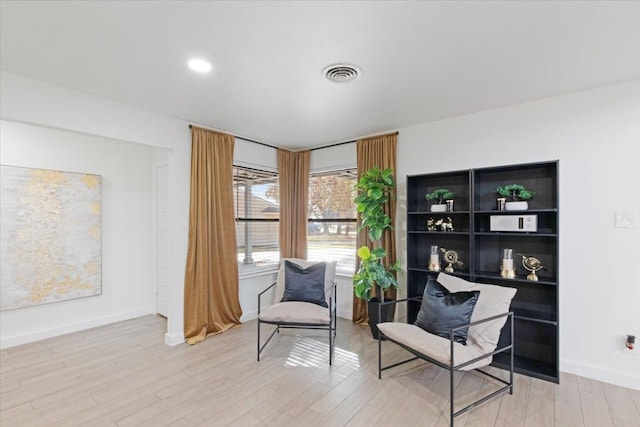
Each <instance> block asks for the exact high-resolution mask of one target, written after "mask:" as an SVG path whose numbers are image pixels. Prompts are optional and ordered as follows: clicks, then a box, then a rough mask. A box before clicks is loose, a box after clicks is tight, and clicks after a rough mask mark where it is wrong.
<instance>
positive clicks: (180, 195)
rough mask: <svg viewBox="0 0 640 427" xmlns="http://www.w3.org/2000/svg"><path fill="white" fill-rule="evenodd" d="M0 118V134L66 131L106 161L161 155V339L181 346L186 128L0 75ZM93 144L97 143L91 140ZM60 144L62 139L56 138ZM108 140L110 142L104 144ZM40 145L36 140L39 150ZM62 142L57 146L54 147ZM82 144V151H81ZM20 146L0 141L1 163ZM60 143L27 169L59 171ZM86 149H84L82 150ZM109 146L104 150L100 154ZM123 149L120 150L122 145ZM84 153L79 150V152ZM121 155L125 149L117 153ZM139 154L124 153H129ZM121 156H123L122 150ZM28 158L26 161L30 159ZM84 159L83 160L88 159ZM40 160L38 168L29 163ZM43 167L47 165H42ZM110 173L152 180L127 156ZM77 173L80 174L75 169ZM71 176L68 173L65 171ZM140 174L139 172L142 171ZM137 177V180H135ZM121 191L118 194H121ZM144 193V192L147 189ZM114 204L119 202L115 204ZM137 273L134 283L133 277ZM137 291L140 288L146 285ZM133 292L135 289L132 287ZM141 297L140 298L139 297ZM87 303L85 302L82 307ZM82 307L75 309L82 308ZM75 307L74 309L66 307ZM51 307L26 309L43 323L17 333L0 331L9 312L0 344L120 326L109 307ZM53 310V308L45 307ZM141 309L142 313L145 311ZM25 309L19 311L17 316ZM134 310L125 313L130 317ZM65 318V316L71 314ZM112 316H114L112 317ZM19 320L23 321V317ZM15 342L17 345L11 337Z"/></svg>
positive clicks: (147, 165)
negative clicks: (26, 127) (24, 128)
mask: <svg viewBox="0 0 640 427" xmlns="http://www.w3.org/2000/svg"><path fill="white" fill-rule="evenodd" d="M0 93H2V96H1V97H0V118H2V119H3V120H4V121H3V122H2V127H3V130H4V128H5V126H6V125H7V123H8V122H19V123H24V124H32V125H35V126H37V127H40V128H43V127H44V128H50V130H52V133H51V135H54V134H55V135H59V134H57V133H55V132H53V130H56V129H57V130H62V131H65V132H66V135H65V137H68V138H69V139H70V140H73V141H76V143H77V144H79V145H83V144H85V145H86V146H87V147H86V149H89V148H91V149H92V147H93V145H102V148H101V150H102V152H103V153H104V154H105V156H106V158H105V161H107V160H109V161H111V159H112V157H113V156H112V155H111V154H109V153H110V152H111V150H114V151H115V150H118V149H119V148H117V147H119V146H120V144H123V143H124V144H131V145H138V144H142V145H143V146H149V147H160V148H163V149H165V151H166V153H163V154H162V155H159V154H158V153H157V152H156V155H155V157H154V158H153V162H154V163H157V162H168V165H169V203H168V204H169V237H168V239H169V268H168V271H169V294H170V295H169V304H170V305H169V319H168V325H167V329H168V330H167V334H166V335H165V341H166V342H167V343H169V344H178V343H181V342H183V341H184V337H183V295H184V293H183V284H184V269H185V262H186V248H187V239H188V226H189V191H185V189H188V188H189V173H190V161H191V159H190V153H191V136H190V131H189V128H188V123H187V122H185V121H183V120H178V119H175V118H172V117H167V116H164V115H161V114H156V113H153V112H151V111H146V110H142V109H139V108H136V107H132V106H129V105H124V104H120V103H117V102H113V101H109V100H106V99H103V98H99V97H96V96H92V95H88V94H84V93H81V92H76V91H72V90H68V89H65V88H61V87H59V86H54V85H51V84H48V83H45V82H41V81H38V80H33V79H30V78H27V77H23V76H19V75H16V74H13V73H9V72H6V71H1V72H0ZM40 136H41V137H46V136H49V133H42V134H41V135H40ZM94 137H98V138H94ZM62 139H64V140H66V139H67V138H62ZM107 140H111V141H110V142H107ZM47 141H51V140H43V141H42V143H43V144H44V143H45V142H47ZM58 142H64V141H58ZM80 142H82V144H80ZM20 143H21V141H18V140H14V139H9V138H5V137H4V135H3V138H2V140H1V141H0V144H1V145H2V150H3V157H2V159H1V161H2V163H3V164H9V159H7V158H5V156H4V151H5V150H12V152H19V151H18V149H17V148H16V145H19V144H20ZM58 145H59V144H51V145H50V146H47V147H46V148H47V150H46V151H47V153H49V157H48V158H46V159H44V158H39V157H38V156H37V152H34V153H31V154H32V155H33V156H34V161H32V162H31V163H30V165H31V166H32V167H54V166H53V165H55V164H65V162H69V161H70V160H69V159H66V158H65V157H67V156H66V153H65V151H64V150H58V149H57V147H58ZM89 146H91V147H89ZM107 146H109V147H110V148H107ZM123 147H124V146H123ZM82 148H83V149H84V148H85V147H84V146H83V147H82ZM122 149H124V148H122ZM141 149H142V148H140V147H138V148H130V150H132V152H133V153H135V152H137V151H136V150H141ZM124 150H125V151H127V150H129V149H124ZM31 154H30V155H31ZM89 155H90V153H88V154H87V156H89ZM36 159H41V160H42V161H35V160H36ZM91 159H92V160H91V161H88V162H87V163H86V164H84V166H82V165H78V166H77V167H78V168H79V170H83V171H84V172H87V173H100V172H99V170H101V167H102V166H101V165H100V162H98V161H97V160H95V161H94V160H93V159H94V158H93V157H91ZM45 160H46V162H45ZM113 162H114V167H115V164H116V163H119V164H122V165H128V166H129V167H131V168H133V169H136V168H137V169H139V171H138V172H139V173H141V174H146V176H147V179H149V180H151V177H152V174H153V172H152V165H151V162H150V161H148V160H145V162H144V163H142V164H141V165H137V166H135V167H132V165H131V164H129V162H128V161H127V160H126V156H123V158H122V159H118V160H115V159H114V160H113ZM80 166H82V167H80ZM66 169H68V170H72V169H73V168H66ZM141 169H146V170H144V171H143V170H141ZM108 172H109V173H115V172H116V170H108ZM138 172H136V173H138ZM122 191H125V190H124V189H123V190H122ZM149 191H151V190H150V189H149ZM147 197H148V198H149V199H148V200H151V193H150V192H149V194H147ZM115 201H117V202H118V203H119V202H122V201H123V200H122V199H117V200H115ZM145 214H146V215H147V220H148V223H149V226H151V224H152V218H153V214H152V213H150V212H148V210H147V211H146V213H145ZM114 220H115V221H116V223H115V224H113V225H114V226H119V225H120V224H119V223H118V221H124V219H123V218H122V217H114ZM148 243H149V242H145V243H144V246H145V248H146V249H145V250H146V251H148V252H149V253H151V252H152V250H151V249H150V248H149V246H148ZM117 249H118V248H117V247H116V248H112V247H108V246H106V247H105V246H104V245H103V250H104V253H103V257H110V256H113V254H112V253H111V252H112V251H115V250H117ZM107 267H109V268H110V267H113V269H117V268H118V267H119V266H118V265H112V264H107ZM140 270H141V271H142V270H144V272H145V273H144V274H147V275H149V277H151V276H152V274H153V271H150V270H149V268H148V266H145V267H140ZM103 275H104V277H109V276H110V275H115V277H119V276H118V274H117V271H116V270H111V271H109V269H105V268H104V266H103ZM138 275H139V274H138V272H136V276H138ZM144 283H146V282H143V284H142V285H140V286H142V287H143V289H147V286H148V285H147V284H144ZM134 286H137V285H136V284H134ZM143 292H146V290H145V291H143ZM85 301H89V299H86V300H83V301H82V302H85ZM82 302H79V304H81V303H82ZM73 304H75V303H73ZM56 305H57V304H55V305H51V306H42V307H34V308H31V309H29V310H30V312H31V313H32V314H33V313H34V310H36V311H37V312H38V313H42V316H44V318H43V317H38V318H37V319H35V321H33V322H31V321H27V320H25V327H24V328H22V327H21V328H20V330H19V331H18V330H13V329H12V330H8V328H9V325H7V326H5V325H6V324H5V322H4V320H5V318H9V316H21V315H20V314H15V313H20V311H16V312H15V313H11V314H5V313H2V315H1V316H2V317H0V320H2V328H3V329H2V341H0V345H3V346H4V345H9V343H11V345H13V344H15V343H16V342H28V341H32V340H34V339H39V338H42V337H43V336H45V335H46V336H53V335H58V334H60V333H65V332H70V331H75V330H80V329H84V328H86V327H88V326H96V325H98V324H105V323H109V322H110V321H113V319H119V318H120V317H121V316H122V312H121V311H120V309H119V308H117V307H115V306H112V307H111V308H110V309H109V308H108V307H107V306H103V307H102V308H101V310H99V311H92V310H87V309H83V308H80V307H79V306H75V305H74V308H73V310H70V311H71V312H75V311H76V310H79V311H80V313H79V314H78V315H77V316H74V317H72V318H68V319H64V318H58V317H56V316H55V312H52V310H54V311H55V310H56V309H55V306H56ZM51 307H54V308H51ZM147 309H148V307H147ZM21 310H24V309H21ZM139 312H140V311H137V310H134V311H129V313H130V317H132V316H134V315H135V314H136V313H139ZM69 315H72V314H71V313H70V314H69ZM114 316H115V317H114ZM24 317H27V315H25V316H24ZM18 336H20V339H19V340H18V341H16V340H17V338H16V337H18ZM6 337H12V338H16V340H12V341H7V343H5V338H6Z"/></svg>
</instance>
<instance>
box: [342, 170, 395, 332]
mask: <svg viewBox="0 0 640 427" xmlns="http://www.w3.org/2000/svg"><path fill="white" fill-rule="evenodd" d="M394 186H395V182H394V179H393V171H392V170H391V169H384V170H381V169H378V168H373V169H370V170H368V171H367V172H366V173H365V174H364V175H363V176H362V177H361V178H360V180H359V181H358V183H357V184H356V190H357V196H356V198H355V199H354V201H355V203H356V205H357V210H358V213H359V214H360V217H361V219H362V223H361V225H360V230H362V229H366V231H367V237H368V238H369V240H370V241H371V243H372V246H373V248H372V249H370V248H369V247H368V246H361V247H360V248H359V249H358V257H359V258H360V265H359V267H358V271H357V272H356V274H354V275H353V287H354V291H355V295H356V297H358V298H361V299H364V300H367V308H368V312H369V326H370V328H371V333H372V334H373V337H374V338H376V339H377V338H378V326H377V324H378V323H380V322H382V321H391V320H393V315H394V312H395V310H393V308H394V305H393V304H390V305H386V306H383V311H382V316H383V318H384V317H385V316H388V317H390V319H386V318H385V319H378V313H379V312H378V305H379V304H380V302H384V292H385V290H387V289H389V288H392V287H393V288H397V287H398V281H397V279H396V274H397V273H398V272H399V271H400V261H399V260H396V261H395V262H394V263H393V264H391V265H389V261H388V260H387V259H386V257H387V251H386V250H385V248H383V247H382V243H381V240H382V236H383V234H384V232H385V231H386V230H392V229H393V227H392V224H391V218H390V217H389V216H388V215H387V214H385V212H384V206H385V205H386V204H387V203H388V202H389V200H390V198H391V197H393V194H392V192H391V190H392V188H393V187H394ZM374 287H375V288H376V293H377V295H378V297H377V298H372V296H371V291H372V290H373V288H374Z"/></svg>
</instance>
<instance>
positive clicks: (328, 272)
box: [273, 258, 336, 304]
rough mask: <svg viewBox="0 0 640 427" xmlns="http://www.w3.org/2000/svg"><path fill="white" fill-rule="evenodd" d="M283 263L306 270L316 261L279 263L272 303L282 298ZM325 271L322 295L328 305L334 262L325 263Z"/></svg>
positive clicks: (293, 259)
mask: <svg viewBox="0 0 640 427" xmlns="http://www.w3.org/2000/svg"><path fill="white" fill-rule="evenodd" d="M285 261H291V262H293V263H294V264H297V265H299V266H300V267H302V268H308V267H310V266H312V265H314V264H317V262H316V261H307V260H304V259H300V258H287V259H282V260H281V262H280V269H279V270H278V276H277V278H276V289H275V292H274V298H273V303H274V304H276V303H279V302H281V301H282V297H283V296H284V287H285V265H284V264H285ZM324 264H325V271H324V293H325V301H326V302H327V303H328V302H329V298H331V295H332V292H333V291H332V289H333V280H334V278H335V276H336V261H325V262H324Z"/></svg>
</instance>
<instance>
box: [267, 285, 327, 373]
mask: <svg viewBox="0 0 640 427" xmlns="http://www.w3.org/2000/svg"><path fill="white" fill-rule="evenodd" d="M275 285H276V282H274V283H272V284H271V285H270V286H269V287H267V288H266V289H265V290H263V291H262V292H260V293H259V294H258V348H257V350H258V351H257V360H258V362H259V361H260V353H262V350H264V348H265V347H266V346H267V344H269V341H271V338H273V336H274V335H275V334H276V333H280V329H319V330H326V331H328V333H329V365H331V364H332V363H333V350H334V346H335V339H336V333H337V322H336V306H337V303H336V301H337V297H338V292H337V286H336V282H335V281H334V282H333V285H332V286H331V293H332V294H331V297H329V302H328V304H329V307H330V311H329V324H328V325H321V324H317V323H297V322H270V321H265V320H260V312H261V307H262V301H261V300H262V296H263V295H264V294H265V293H266V292H267V291H268V290H269V289H272V288H273V287H274V286H275ZM263 323H265V324H268V325H274V326H275V327H276V328H275V329H274V330H273V331H272V332H271V334H270V335H269V337H268V338H267V340H266V341H265V342H264V344H262V345H260V330H261V325H262V324H263Z"/></svg>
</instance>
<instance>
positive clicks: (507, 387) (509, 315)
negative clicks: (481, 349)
mask: <svg viewBox="0 0 640 427" xmlns="http://www.w3.org/2000/svg"><path fill="white" fill-rule="evenodd" d="M421 300H422V296H419V297H413V298H406V299H400V300H396V301H388V302H384V303H381V304H380V306H379V307H378V310H379V311H382V305H387V304H396V303H401V302H407V301H421ZM502 317H507V323H508V324H509V329H510V331H509V338H510V340H509V343H508V345H505V346H503V347H500V348H497V349H496V350H494V351H492V352H490V353H487V354H483V355H481V356H478V357H476V358H474V359H471V360H469V361H467V362H464V363H460V364H458V365H456V364H455V357H454V356H455V353H454V340H453V336H454V333H455V331H457V330H459V329H464V328H468V327H471V326H474V325H479V324H481V323H486V322H490V321H492V320H496V319H499V318H502ZM379 318H380V317H379ZM378 332H379V333H378V379H382V371H385V370H387V369H391V368H395V367H396V366H400V365H404V364H405V363H409V362H412V361H414V360H417V359H422V360H424V361H427V362H430V363H433V364H434V365H437V366H439V367H441V368H444V369H446V370H447V371H449V398H450V401H449V402H450V404H449V420H450V426H451V427H453V422H454V419H455V417H457V416H459V415H462V414H464V413H465V412H467V411H470V410H471V409H473V408H475V407H476V406H478V405H481V404H482V403H484V402H486V401H488V400H490V399H493V398H494V397H496V396H498V395H500V394H502V393H504V392H506V391H509V394H513V312H512V311H510V312H507V313H503V314H498V315H496V316H492V317H488V318H486V319H481V320H478V321H475V322H471V323H469V324H466V325H460V326H458V327H456V328H453V329H451V331H450V332H449V334H450V335H449V341H450V343H451V348H450V352H451V353H450V354H451V363H450V364H446V363H442V362H440V361H438V360H435V359H433V358H431V357H429V356H428V355H426V354H423V353H421V352H419V351H417V350H414V349H413V348H411V347H408V346H406V345H404V344H402V343H399V342H398V341H395V340H393V339H391V338H389V337H388V336H386V335H384V333H383V332H382V331H380V330H378ZM425 333H429V332H426V331H425ZM382 341H389V342H392V343H394V344H396V345H397V346H399V347H401V348H403V349H405V350H406V351H408V352H409V353H411V354H413V355H414V356H415V357H412V358H410V359H407V360H403V361H401V362H397V363H394V364H392V365H388V366H383V364H382ZM507 351H508V352H509V360H510V361H509V380H508V381H506V380H503V379H502V378H499V377H497V376H495V375H492V374H490V373H488V372H486V371H483V370H482V369H479V368H476V369H475V370H476V371H478V372H480V373H482V374H484V375H486V376H488V377H491V378H493V379H494V380H496V381H498V382H500V383H501V384H504V386H502V387H500V388H499V389H498V390H496V391H494V392H493V393H490V394H488V395H486V396H484V397H482V398H480V399H478V400H476V401H474V402H473V403H471V404H469V405H467V406H465V407H464V408H461V409H459V410H458V411H455V400H454V399H455V386H454V377H453V376H454V372H455V371H458V370H460V369H461V368H464V367H465V366H468V365H471V364H473V363H476V362H478V361H479V360H482V359H485V358H487V357H489V356H493V355H495V354H498V353H503V352H507Z"/></svg>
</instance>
